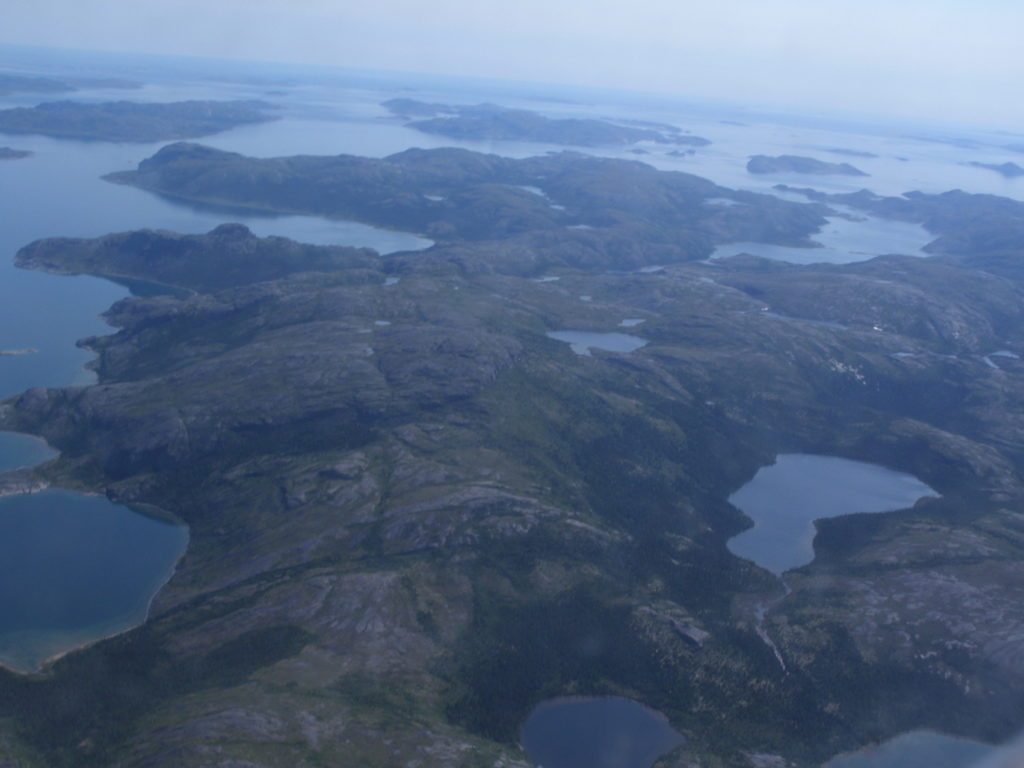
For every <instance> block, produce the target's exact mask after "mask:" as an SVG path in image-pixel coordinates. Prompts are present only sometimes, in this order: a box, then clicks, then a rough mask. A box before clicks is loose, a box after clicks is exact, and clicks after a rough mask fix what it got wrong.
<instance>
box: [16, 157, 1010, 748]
mask: <svg viewBox="0 0 1024 768" xmlns="http://www.w3.org/2000/svg"><path fill="white" fill-rule="evenodd" d="M122 180H130V181H132V182H133V183H138V184H140V185H142V186H146V187H148V188H152V189H159V190H160V191H162V192H170V193H173V194H179V195H182V196H188V197H192V198H195V199H212V198H218V199H222V200H223V199H231V200H232V201H233V202H244V203H247V204H251V205H256V204H259V205H263V206H266V207H281V208H289V209H292V210H300V209H302V210H315V211H316V212H320V213H332V214H334V215H343V214H345V213H348V215H353V216H357V217H358V218H360V219H362V220H365V221H371V222H378V223H379V222H381V221H383V220H384V219H385V218H387V219H388V220H392V219H391V218H390V217H396V218H397V217H399V215H400V214H401V215H405V216H406V218H405V219H403V221H404V222H405V227H404V228H406V229H408V230H410V231H428V230H431V229H433V230H435V231H437V230H440V229H443V228H442V227H440V226H436V227H431V224H432V223H433V222H441V223H442V224H446V225H448V227H450V229H448V230H447V231H448V233H449V234H448V235H447V236H445V237H439V239H438V243H437V245H435V246H434V247H433V248H431V249H428V250H427V251H424V252H417V253H406V254H395V255H392V256H388V257H381V256H378V255H377V254H375V253H373V252H369V251H351V250H348V249H318V248H313V247H311V246H303V245H299V244H295V243H290V242H287V241H282V240H280V239H277V238H273V239H261V238H256V237H255V236H253V235H251V233H249V232H247V231H246V230H244V228H241V227H237V226H229V227H226V228H225V227H221V228H219V229H217V230H214V231H213V232H211V233H209V234H208V235H203V236H182V235H174V234H170V233H154V232H140V233H129V234H123V235H115V236H108V237H106V238H100V239H98V240H94V241H89V240H49V241H42V242H39V243H36V244H33V245H32V246H30V247H28V248H26V249H25V250H23V251H22V253H21V254H20V256H19V259H20V263H22V265H24V266H37V267H41V268H45V269H49V270H56V271H64V272H73V271H81V270H86V271H89V272H98V273H103V272H111V273H114V274H117V275H118V276H121V277H134V278H138V279H146V280H156V281H160V282H171V283H174V284H176V285H183V286H185V285H187V287H188V288H190V289H191V290H192V291H193V293H191V294H188V295H179V296H157V297H152V298H139V297H133V298H128V299H124V300H122V301H120V302H118V303H117V304H115V305H114V306H113V307H112V308H111V309H110V311H109V312H108V313H107V319H108V321H109V322H110V323H111V324H112V325H113V326H114V327H115V328H116V329H117V331H116V332H115V333H113V334H111V335H109V336H104V337H98V338H90V339H86V340H84V341H83V342H82V344H83V345H85V346H86V347H88V348H90V349H92V350H94V351H95V352H96V353H97V356H98V357H97V361H96V364H95V368H96V372H97V374H98V376H99V383H98V384H96V385H95V386H90V387H71V388H63V389H50V390H44V389H35V390H31V391H29V392H26V393H24V394H22V395H20V396H17V397H14V398H10V399H8V400H7V401H5V402H3V403H2V404H0V427H2V428H4V429H14V430H20V431H26V432H31V433H34V434H40V435H43V436H45V437H46V439H47V440H48V441H49V442H50V443H51V444H52V445H54V446H56V447H57V448H59V449H60V450H61V452H62V453H61V456H60V458H59V460H57V461H56V462H54V463H51V464H48V465H46V466H45V467H44V468H42V469H39V470H36V471H35V472H34V473H30V475H29V476H25V473H22V475H19V476H18V478H17V479H18V481H19V482H22V483H29V484H31V483H36V484H47V483H49V484H55V485H64V486H68V487H73V488H81V489H87V490H90V491H93V492H98V493H103V494H106V495H107V496H108V497H110V498H112V499H114V500H117V501H121V502H125V503H131V504H137V505H151V506H154V507H158V508H160V509H162V510H165V511H167V512H169V513H173V514H174V515H176V516H177V517H179V518H180V519H182V520H184V521H185V522H187V523H188V525H189V526H190V531H191V541H190V546H189V550H188V552H187V554H186V555H185V558H184V559H183V561H182V563H181V564H180V566H179V568H178V571H177V573H176V574H175V576H174V578H173V579H172V580H171V581H170V582H169V584H168V585H167V586H166V587H165V588H164V589H163V590H162V591H161V592H160V593H159V595H158V596H157V598H156V600H155V603H154V605H153V607H152V612H151V618H150V620H149V621H148V622H147V623H146V624H145V625H144V626H142V627H140V628H138V629H135V630H133V631H131V632H128V633H126V634H124V635H121V636H119V637H117V638H113V639H110V640H107V641H105V642H102V643H99V644H96V645H94V646H93V647H91V648H88V649H85V650H82V651H78V652H76V653H73V654H70V655H69V656H67V657H65V658H63V659H61V660H60V661H58V662H57V663H55V664H54V665H52V666H51V667H50V668H49V669H48V670H47V671H46V673H45V674H44V675H42V676H38V677H34V678H32V677H18V676H15V675H11V674H8V673H0V723H2V727H0V744H4V743H8V744H10V745H11V746H9V747H8V748H7V749H8V753H9V754H17V755H19V756H21V755H27V756H29V757H24V758H20V757H19V759H24V760H29V759H31V756H32V755H39V756H40V757H39V760H41V761H44V762H45V763H48V764H51V765H68V766H79V765H80V766H86V765H120V766H144V765H154V764H171V763H173V764H175V765H180V766H207V765H216V764H223V765H227V764H245V765H255V766H306V765H308V766H313V765H323V764H338V765H352V764H359V765H367V766H381V767H382V768H383V767H384V766H395V765H409V764H415V765H421V766H465V767H466V768H469V767H470V766H478V765H487V766H504V767H505V768H513V766H525V765H526V761H525V757H524V756H523V754H522V752H521V751H520V748H519V747H518V729H519V726H520V724H521V723H522V721H523V719H524V718H525V716H526V715H527V714H528V712H529V711H530V709H531V708H532V707H533V706H534V705H535V704H537V703H538V702H540V701H543V700H545V699H548V698H551V697H554V696H558V695H564V694H584V695H601V694H616V695H628V696H630V697H633V698H636V699H638V700H641V701H643V702H645V703H647V704H649V705H650V706H653V707H655V708H657V709H659V710H661V711H662V712H664V713H665V714H666V715H667V716H668V717H669V718H670V720H671V722H672V724H673V726H674V727H676V728H677V729H679V730H680V731H681V732H683V733H684V734H685V735H686V736H687V739H688V741H687V743H686V745H684V747H683V748H681V750H680V751H677V752H676V753H675V754H674V755H672V756H670V757H668V758H666V760H667V761H668V762H667V763H666V764H670V765H676V766H683V765H692V764H695V763H696V764H699V765H701V766H705V767H706V768H717V767H719V766H752V765H755V764H761V765H763V764H764V763H763V762H761V763H756V762H754V761H755V757H751V756H752V755H753V756H758V755H760V756H761V757H757V758H756V759H757V760H762V759H769V758H765V757H763V756H765V755H768V756H776V757H772V758H771V759H775V760H776V763H777V764H780V765H781V764H784V763H785V762H786V761H788V762H789V763H791V764H793V765H798V766H816V765H818V764H820V762H821V761H822V760H824V759H827V758H828V757H830V756H831V755H833V754H835V753H837V752H839V751H841V750H844V749H850V748H855V747H858V746H861V745H863V744H865V743H868V742H871V741H874V740H877V739H881V738H884V737H886V736H888V735H892V734H894V733H897V732H900V731H902V730H906V729H909V728H918V727H928V728H935V729H940V730H945V731H949V732H955V733H962V734H965V735H971V736H975V737H978V738H982V739H991V740H996V739H1000V738H1004V737H1006V736H1008V735H1010V734H1011V733H1012V732H1014V731H1015V730H1016V729H1017V728H1018V727H1019V726H1020V720H1021V713H1022V712H1024V695H1022V694H1021V691H1022V690H1024V667H1022V665H1021V660H1020V655H1019V654H1018V653H1016V648H1017V647H1018V644H1019V640H1018V639H1019V637H1020V636H1021V633H1022V632H1024V608H1022V606H1024V600H1022V597H1024V594H1022V593H1024V562H1022V554H1021V552H1022V549H1021V544H1022V543H1024V540H1022V537H1024V523H1022V518H1021V510H1022V509H1024V505H1022V501H1024V480H1022V476H1021V467H1022V466H1024V465H1022V461H1024V441H1022V439H1021V435H1022V434H1024V411H1022V410H1021V409H1020V408H1019V407H1018V405H1019V403H1020V402H1022V399H1024V364H1021V363H1020V361H1019V360H1016V359H1014V358H1011V357H1007V358H1005V359H1004V358H1000V362H999V365H998V366H997V367H993V366H990V365H987V364H986V363H985V356H986V355H988V354H989V353H990V352H992V351H993V349H1007V350H1016V351H1018V352H1021V353H1024V310H1022V307H1024V287H1022V284H1021V283H1020V282H1018V281H1017V280H1015V279H1014V278H1013V277H1012V276H999V275H993V274H989V273H986V272H982V271H980V270H977V269H973V268H970V267H969V266H965V265H963V264H959V263H956V262H955V261H950V260H947V259H946V258H945V257H943V258H925V259H921V258H910V257H897V256H893V257H884V258H879V259H874V260H872V261H869V262H864V263H861V264H851V265H845V266H824V265H818V266H809V267H801V266H791V265H785V264H781V263H777V262H767V261H764V260H761V259H756V258H753V257H743V256H740V257H736V258H733V259H727V260H724V261H720V262H714V263H710V264H709V263H702V262H700V261H696V260H695V259H699V258H701V257H702V256H703V255H706V254H707V249H708V247H709V245H710V244H711V243H714V242H721V241H726V240H727V239H729V238H737V239H739V238H740V237H744V238H747V237H748V236H749V233H751V232H760V233H762V235H763V236H764V237H768V238H776V239H779V240H800V239H804V238H807V237H808V236H809V235H810V234H812V233H813V231H814V229H815V227H816V226H817V224H818V222H819V221H820V220H821V216H822V213H823V212H824V211H826V210H827V209H825V208H824V207H823V206H822V205H821V204H813V205H807V206H801V205H799V204H795V203H787V202H783V201H779V200H772V199H771V198H767V197H765V196H760V195H753V194H751V193H741V192H733V191H730V190H724V189H722V188H720V187H717V186H715V185H713V184H711V183H710V182H707V181H703V180H699V179H695V178H694V177H689V176H685V175H682V174H670V173H659V172H657V171H654V170H653V169H650V168H647V167H646V166H643V165H641V164H639V163H623V162H613V161H604V160H595V159H592V158H581V157H579V156H574V155H564V156H554V157H547V158H534V159H531V160H523V161H513V160H505V159H501V158H495V157H489V156H483V155H474V154H472V153H461V152H454V151H450V150H441V151H435V152H409V153H402V154H401V155H397V156H393V157H391V158H385V159H383V160H370V159H365V158H348V157H341V158H281V159H276V160H253V159H250V158H244V157H241V156H239V155H232V154H229V153H221V152H217V151H214V150H209V149H205V148H198V147H195V146H194V145H175V146H173V147H171V148H168V149H166V150H162V151H161V153H160V154H158V155H157V156H156V157H155V158H153V159H151V160H148V161H145V162H144V163H143V164H142V166H141V167H140V170H139V171H138V172H136V173H135V174H132V175H128V176H124V177H122ZM516 185H529V186H536V187H538V188H539V189H540V190H541V191H542V192H543V193H544V196H541V195H538V194H537V193H535V192H532V191H529V190H522V189H519V188H518V187H517V186H516ZM328 190H330V191H331V193H330V194H328ZM520 193H521V194H520ZM426 195H431V196H436V197H443V198H446V199H447V200H452V199H458V200H460V201H464V202H465V204H467V205H468V204H470V203H471V202H473V201H475V202H476V204H477V207H476V208H474V209H473V210H474V211H475V212H478V213H480V214H481V215H480V216H479V217H471V216H469V215H467V214H466V213H465V212H464V210H463V206H462V205H461V204H460V205H454V204H453V205H451V206H445V205H444V203H445V202H446V200H440V201H436V200H431V199H429V198H427V197H426ZM545 197H546V198H547V199H549V200H550V201H551V203H553V204H555V205H561V206H564V207H565V210H564V211H561V210H558V209H551V203H548V202H547V201H546V199H545ZM721 197H726V198H727V199H731V200H735V201H736V202H737V203H739V205H727V206H726V205H720V204H716V203H715V202H714V200H715V199H716V198H721ZM389 201H390V202H389ZM392 205H393V206H394V208H392V207H391V206H392ZM302 206H306V207H305V208H303V207H302ZM349 212H350V213H349ZM484 214H489V215H484ZM580 225H586V226H591V227H593V228H594V229H592V230H587V229H570V228H569V227H571V226H580ZM595 233H596V234H595ZM576 238H581V239H578V240H577V239H576ZM582 238H589V239H582ZM751 239H753V238H751ZM627 243H628V245H627ZM275 252H277V253H280V254H281V260H280V262H279V263H272V262H273V259H272V258H271V255H272V254H273V253H275ZM666 257H667V258H666ZM658 259H664V261H662V262H661V263H667V262H670V261H671V262H673V263H672V264H671V265H670V266H667V267H666V268H664V269H662V270H661V271H658V272H647V273H639V272H635V271H630V270H631V269H633V268H635V267H636V266H639V265H646V264H650V263H658V262H657V261H656V260H658ZM542 270H547V272H543V271H542ZM189 275H193V276H194V277H192V278H188V276H189ZM395 277H399V278H400V280H398V281H397V282H396V281H395V280H394V279H391V280H389V279H387V278H395ZM538 277H544V278H545V280H544V281H541V280H539V279H535V278H538ZM552 278H557V279H552ZM186 281H187V282H186ZM627 318H628V319H631V322H632V327H631V328H630V332H631V333H634V334H636V335H638V336H640V337H641V338H642V339H643V340H644V341H646V345H645V346H644V347H642V348H641V349H638V350H636V351H634V352H631V353H619V352H610V351H606V350H602V349H600V348H593V349H591V350H590V354H589V355H581V354H576V353H574V351H573V350H572V349H571V348H570V346H569V344H567V343H564V342H561V341H557V340H555V339H552V338H549V337H548V336H547V333H548V332H550V331H558V330H580V331H591V332H613V331H618V330H621V324H622V322H623V320H625V319H627ZM633 321H642V322H633ZM784 451H807V452H816V453H827V454H832V455H839V456H845V457H849V458H855V459H861V460H865V461H872V462H876V463H881V464H885V465H887V466H891V467H893V468H896V469H901V470H904V471H908V472H912V473H914V474H915V475H917V476H918V477H920V478H921V479H922V480H924V481H925V482H927V483H928V484H929V485H931V486H932V487H933V488H935V489H936V490H938V491H939V492H940V493H941V494H942V498H941V499H930V500H924V501H922V502H920V503H919V504H918V505H917V506H916V507H915V508H914V509H910V510H902V511H899V512H893V513H886V514H880V515H873V516H870V517H866V516H853V517H849V518H841V519H835V520H831V521H828V522H827V523H823V524H821V525H820V527H819V534H818V537H817V558H816V559H815V561H814V562H813V563H811V564H810V565H808V566H805V567H804V568H801V569H799V570H798V571H794V572H791V573H790V574H788V575H787V581H788V582H789V585H790V587H791V588H792V592H791V593H789V594H785V592H784V590H783V587H782V585H781V584H780V583H779V581H778V580H777V579H776V578H775V577H774V576H773V575H772V574H770V573H768V572H767V571H764V570H762V569H760V568H758V567H756V566H755V565H754V564H753V563H751V562H749V561H746V560H741V559H739V558H737V557H735V556H733V555H731V554H730V553H729V551H728V550H727V548H726V546H725V543H726V541H727V540H728V539H729V538H730V537H731V536H733V535H735V534H736V533H738V532H739V531H741V530H743V528H744V527H745V526H747V525H748V524H749V523H748V521H747V520H746V519H745V518H744V517H743V515H742V514H741V513H740V512H739V511H738V510H737V509H735V508H733V507H731V506H730V505H729V504H728V503H727V501H726V499H727V497H728V495H729V494H730V493H731V492H732V491H733V490H735V489H736V488H737V487H739V486H740V485H741V484H742V483H743V482H745V481H746V480H748V479H749V478H750V477H751V476H753V474H754V472H755V471H756V470H757V469H758V467H760V466H763V465H764V464H767V463H769V462H770V461H771V460H772V458H773V457H774V456H775V455H776V454H777V453H779V452H784ZM0 479H2V478H0ZM769 605H770V609H769V610H767V613H766V615H765V616H764V618H763V621H762V619H761V617H760V613H762V612H763V610H762V609H763V608H764V607H765V606H769ZM766 633H767V634H766ZM765 637H769V639H771V640H772V642H773V643H774V645H775V647H776V649H777V650H778V652H779V654H780V656H781V658H782V660H783V662H784V665H785V669H783V668H782V666H781V665H780V663H779V660H778V658H777V657H776V656H775V652H774V650H773V648H772V647H771V646H770V645H769V644H768V643H766V642H765ZM0 749H2V747H0ZM0 754H2V753H0ZM778 761H783V762H778Z"/></svg>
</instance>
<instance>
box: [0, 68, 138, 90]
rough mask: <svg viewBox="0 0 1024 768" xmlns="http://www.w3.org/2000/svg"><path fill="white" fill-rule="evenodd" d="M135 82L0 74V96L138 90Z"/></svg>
mask: <svg viewBox="0 0 1024 768" xmlns="http://www.w3.org/2000/svg"><path fill="white" fill-rule="evenodd" d="M140 85H141V84H140V83H137V82H135V81H133V80H125V79H122V78H108V77H62V78H60V79H57V78H53V77H38V76H33V75H22V74H15V73H13V72H0V95H6V94H10V93H72V92H73V91H77V90H79V89H81V88H138V87H140Z"/></svg>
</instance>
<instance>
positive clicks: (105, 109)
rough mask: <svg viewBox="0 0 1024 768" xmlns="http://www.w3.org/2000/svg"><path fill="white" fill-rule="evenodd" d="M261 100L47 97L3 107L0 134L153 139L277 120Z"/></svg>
mask: <svg viewBox="0 0 1024 768" xmlns="http://www.w3.org/2000/svg"><path fill="white" fill-rule="evenodd" d="M272 109H273V108H272V105H270V104H269V103H267V102H263V101H178V102H170V103H141V102H131V101H115V102H106V103H102V104H89V103H85V102H75V101H52V102H44V103H43V104H39V105H37V106H35V107H15V108H13V109H4V110H0V133H9V134H39V135H42V136H52V137H55V138H62V139H89V140H98V141H129V142H155V141H164V140H167V139H187V138H196V137H199V136H208V135H210V134H212V133H219V132H220V131H226V130H228V129H229V128H235V127H237V126H239V125H246V124H248V123H260V122H266V121H269V120H274V119H276V115H274V114H273V112H272Z"/></svg>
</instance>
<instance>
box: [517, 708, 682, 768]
mask: <svg viewBox="0 0 1024 768" xmlns="http://www.w3.org/2000/svg"><path fill="white" fill-rule="evenodd" d="M521 739H522V744H523V749H525V750H526V754H527V755H529V757H530V760H532V761H533V763H534V764H535V765H537V766H542V768H650V766H651V765H652V763H654V761H655V760H656V759H657V758H658V757H659V756H660V755H663V754H664V753H666V752H668V751H669V750H670V749H673V748H675V747H677V746H679V745H680V744H682V743H683V741H684V739H683V736H682V735H681V734H680V733H678V732H677V731H675V730H674V729H673V728H672V726H671V725H669V724H668V720H667V719H665V717H664V715H661V714H660V713H658V712H655V711H654V710H652V709H648V708H647V707H645V706H643V705H642V704H639V703H637V702H635V701H631V700H630V699H623V698H619V697H609V698H602V699H583V698H579V699H558V700H555V701H549V702H546V703H544V704H541V705H540V706H539V707H537V708H536V709H535V710H534V711H533V713H532V714H531V715H530V717H529V719H528V720H527V721H526V723H525V724H524V725H523V730H522V734H521Z"/></svg>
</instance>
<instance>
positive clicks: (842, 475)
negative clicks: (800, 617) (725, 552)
mask: <svg viewBox="0 0 1024 768" xmlns="http://www.w3.org/2000/svg"><path fill="white" fill-rule="evenodd" d="M936 495H938V494H936V493H935V491H933V490H932V489H931V488H929V487H928V486H927V485H925V484H924V483H922V482H921V481H920V480H918V479H917V478H916V477H914V476H912V475H908V474H906V473H905V472H896V471H894V470H891V469H887V468H885V467H880V466H878V465H876V464H867V463H865V462H862V461H850V460H849V459H841V458H837V457H835V456H813V455H809V454H802V453H789V454H782V455H780V456H778V457H777V458H776V460H775V463H774V464H772V465H771V466H767V467H761V469H759V470H758V471H757V474H756V475H754V478H753V479H752V480H751V481H750V482H749V483H747V484H746V485H744V486H743V487H742V488H740V489H739V490H738V491H736V493H734V494H733V495H732V496H730V497H729V502H730V503H731V504H732V505H733V506H735V507H738V508H739V509H741V510H743V512H744V513H746V514H747V515H748V516H749V517H751V518H752V519H753V521H754V527H753V528H749V529H747V530H746V531H744V532H743V533H741V534H739V535H738V536H735V537H733V538H732V539H730V540H729V544H728V546H729V551H730V552H732V553H733V554H735V555H738V556H739V557H745V558H747V559H748V560H753V561H754V562H755V563H757V564H758V565H760V566H761V567H762V568H767V569H768V570H769V571H772V572H773V573H777V574H781V573H783V572H784V571H788V570H789V569H790V568H797V567H799V566H801V565H805V564H806V563H809V562H811V560H813V559H814V535H815V529H814V521H815V520H818V519H820V518H823V517H837V516H839V515H850V514H854V513H857V512H887V511H890V510H895V509H903V508H905V507H910V506H913V504H914V502H916V501H917V500H918V499H919V498H921V497H922V496H936Z"/></svg>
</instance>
